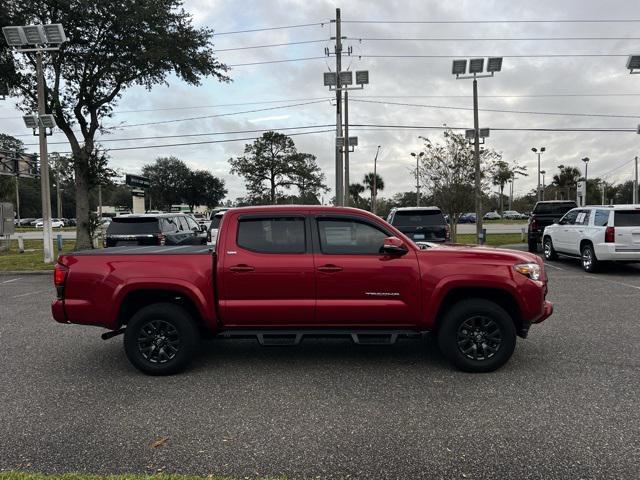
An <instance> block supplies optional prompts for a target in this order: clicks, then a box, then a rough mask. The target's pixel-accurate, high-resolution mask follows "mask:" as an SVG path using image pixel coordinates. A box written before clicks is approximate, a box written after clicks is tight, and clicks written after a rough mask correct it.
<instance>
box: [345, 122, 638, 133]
mask: <svg viewBox="0 0 640 480" xmlns="http://www.w3.org/2000/svg"><path fill="white" fill-rule="evenodd" d="M351 126H352V127H356V128H360V127H362V128H363V129H364V128H367V129H376V130H377V129H392V130H461V131H462V130H467V129H468V128H469V127H453V126H450V125H380V124H370V123H354V124H351V125H350V127H351ZM491 131H496V132H566V133H581V132H586V133H592V132H593V133H635V132H636V129H635V128H616V127H583V128H580V127H577V128H544V127H531V128H527V127H491Z"/></svg>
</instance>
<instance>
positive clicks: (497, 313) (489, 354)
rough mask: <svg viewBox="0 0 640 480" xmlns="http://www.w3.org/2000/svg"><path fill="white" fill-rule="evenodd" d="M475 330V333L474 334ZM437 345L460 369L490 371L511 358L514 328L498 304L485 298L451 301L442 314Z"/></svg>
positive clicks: (514, 339)
mask: <svg viewBox="0 0 640 480" xmlns="http://www.w3.org/2000/svg"><path fill="white" fill-rule="evenodd" d="M476 330H477V332H478V333H477V334H474V331H476ZM477 335H481V337H479V336H477ZM492 338H493V339H494V341H493V342H492V341H491V339H492ZM495 340H498V342H496V341H495ZM496 343H497V344H496ZM438 346H439V348H440V351H441V352H442V354H443V355H444V356H445V357H446V358H447V359H448V360H449V361H450V362H451V363H452V364H453V365H454V366H455V367H457V368H458V369H460V370H463V371H465V372H474V373H482V372H492V371H494V370H497V369H498V368H500V367H501V366H502V365H504V364H505V363H506V362H507V361H508V360H509V359H510V358H511V355H512V354H513V351H514V349H515V346H516V329H515V325H514V324H513V320H512V319H511V317H510V316H509V314H508V313H507V312H506V311H505V310H504V309H503V308H502V307H500V306H499V305H497V304H495V303H493V302H491V301H489V300H484V299H480V298H472V299H469V300H463V301H461V302H459V303H457V304H455V305H454V306H453V307H451V309H450V310H449V311H448V312H447V313H446V315H445V317H444V319H443V322H442V325H441V326H440V329H439V331H438ZM474 357H475V358H474Z"/></svg>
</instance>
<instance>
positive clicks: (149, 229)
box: [107, 217, 160, 235]
mask: <svg viewBox="0 0 640 480" xmlns="http://www.w3.org/2000/svg"><path fill="white" fill-rule="evenodd" d="M159 231H160V227H159V225H158V219H157V218H155V217H115V218H114V219H113V220H112V221H111V223H110V224H109V227H108V228H107V235H149V234H152V233H158V232H159Z"/></svg>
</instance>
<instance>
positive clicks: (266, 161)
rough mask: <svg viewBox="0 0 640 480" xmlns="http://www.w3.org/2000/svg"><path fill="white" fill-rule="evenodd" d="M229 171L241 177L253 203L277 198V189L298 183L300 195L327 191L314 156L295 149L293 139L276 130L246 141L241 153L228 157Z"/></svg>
mask: <svg viewBox="0 0 640 480" xmlns="http://www.w3.org/2000/svg"><path fill="white" fill-rule="evenodd" d="M229 164H230V165H231V173H233V174H238V175H240V176H241V177H244V181H245V185H246V188H247V190H248V191H249V201H250V202H251V203H252V204H260V203H270V204H272V205H275V204H276V203H277V201H278V195H279V194H280V193H279V190H278V189H282V188H284V189H289V188H290V187H292V186H297V187H298V190H299V191H300V198H301V199H302V200H303V201H304V198H305V196H307V195H314V196H315V195H317V194H318V193H319V192H320V191H322V190H327V186H326V185H325V184H324V174H323V173H321V172H320V168H319V167H318V166H317V164H316V157H315V156H314V155H311V154H308V153H301V152H298V151H297V150H296V146H295V144H294V143H293V140H292V139H291V138H290V137H288V136H286V135H284V134H282V133H278V132H265V133H263V134H262V136H261V137H260V138H258V139H256V140H255V141H254V142H253V143H250V144H246V145H245V147H244V155H243V156H241V157H236V158H230V159H229Z"/></svg>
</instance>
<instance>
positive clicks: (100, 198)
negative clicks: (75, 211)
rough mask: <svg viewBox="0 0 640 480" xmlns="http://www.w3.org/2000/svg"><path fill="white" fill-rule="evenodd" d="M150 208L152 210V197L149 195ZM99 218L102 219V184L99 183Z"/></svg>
mask: <svg viewBox="0 0 640 480" xmlns="http://www.w3.org/2000/svg"><path fill="white" fill-rule="evenodd" d="M149 210H151V197H149ZM98 218H99V219H100V220H102V184H101V183H99V184H98Z"/></svg>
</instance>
